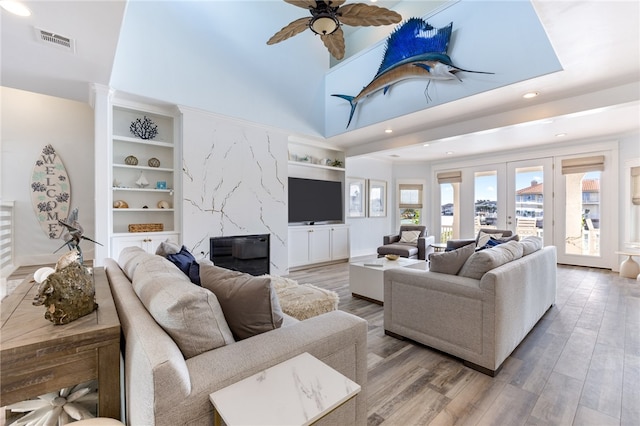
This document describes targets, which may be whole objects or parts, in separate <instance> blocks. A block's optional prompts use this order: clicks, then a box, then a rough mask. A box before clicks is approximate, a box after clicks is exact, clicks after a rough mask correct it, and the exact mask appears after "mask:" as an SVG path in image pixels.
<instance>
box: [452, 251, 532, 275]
mask: <svg viewBox="0 0 640 426" xmlns="http://www.w3.org/2000/svg"><path fill="white" fill-rule="evenodd" d="M519 245H520V243H519V242H517V241H509V242H507V243H504V244H500V245H499V246H496V247H492V248H489V249H486V250H481V251H476V252H475V253H473V254H472V255H471V256H469V259H467V261H466V262H465V263H464V265H462V268H461V269H460V272H459V273H458V275H460V276H462V277H468V278H474V279H476V280H479V279H481V278H482V276H483V275H484V274H485V273H487V272H489V271H490V270H492V269H494V268H497V267H498V266H502V265H504V264H505V263H508V262H511V261H512V260H514V259H517V258H519V257H522V247H519Z"/></svg>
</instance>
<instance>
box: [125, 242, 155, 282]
mask: <svg viewBox="0 0 640 426" xmlns="http://www.w3.org/2000/svg"><path fill="white" fill-rule="evenodd" d="M149 256H153V255H152V254H149V253H147V252H146V251H144V250H142V248H140V247H135V246H131V247H125V248H124V249H122V251H121V252H120V255H119V256H118V265H120V269H122V272H124V274H125V275H126V276H127V278H129V281H133V274H134V273H135V271H136V268H137V267H138V264H139V263H140V262H141V261H142V260H143V259H145V258H147V257H149Z"/></svg>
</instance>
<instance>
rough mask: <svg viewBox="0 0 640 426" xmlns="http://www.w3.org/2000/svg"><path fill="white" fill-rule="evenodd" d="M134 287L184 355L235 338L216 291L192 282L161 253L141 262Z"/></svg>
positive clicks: (216, 346)
mask: <svg viewBox="0 0 640 426" xmlns="http://www.w3.org/2000/svg"><path fill="white" fill-rule="evenodd" d="M133 290H134V291H135V292H136V294H137V295H138V298H140V301H141V302H142V303H143V304H144V306H145V308H147V311H149V313H150V314H151V316H152V317H153V319H155V320H156V322H157V323H158V325H160V327H162V328H163V329H164V331H165V332H166V333H167V334H168V335H169V336H171V338H172V339H173V341H174V342H176V345H178V347H179V348H180V351H182V354H183V355H184V357H185V359H188V358H191V357H194V356H196V355H199V354H201V353H203V352H207V351H210V350H212V349H216V348H218V347H221V346H224V345H227V344H229V343H233V342H234V339H233V335H232V334H231V330H229V326H228V325H227V322H226V320H225V317H224V313H223V311H222V308H221V307H220V304H219V303H218V300H217V299H216V296H215V294H213V293H211V292H210V291H208V290H207V289H204V288H201V287H198V286H195V285H193V284H192V283H191V282H190V281H189V278H188V277H187V276H186V275H184V274H183V273H182V272H181V271H180V270H179V269H178V268H176V267H175V266H174V265H173V264H172V263H171V262H170V261H168V260H167V259H165V258H164V257H161V256H155V255H151V254H150V255H149V257H147V258H146V259H144V260H143V261H142V262H140V264H139V265H138V267H137V268H136V271H135V273H134V276H133Z"/></svg>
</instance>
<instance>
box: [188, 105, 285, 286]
mask: <svg viewBox="0 0 640 426" xmlns="http://www.w3.org/2000/svg"><path fill="white" fill-rule="evenodd" d="M181 109H182V111H183V122H182V124H183V132H184V133H183V149H182V155H183V175H182V188H183V204H182V207H183V213H182V218H183V236H182V239H183V243H184V245H185V246H187V247H188V248H189V250H190V251H191V252H192V253H194V254H200V253H201V252H204V253H205V254H206V255H207V257H208V254H209V238H210V237H216V236H232V235H250V234H271V237H270V241H271V273H272V274H275V275H283V274H286V273H287V268H288V251H287V229H288V228H287V214H288V210H287V201H286V200H287V135H286V134H284V133H279V132H277V131H273V130H267V129H264V128H261V127H256V126H252V125H250V124H247V123H243V122H239V121H237V120H231V119H228V118H224V117H219V116H217V115H214V114H210V113H206V112H202V111H198V110H194V109H189V108H181Z"/></svg>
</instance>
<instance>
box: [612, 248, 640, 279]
mask: <svg viewBox="0 0 640 426" xmlns="http://www.w3.org/2000/svg"><path fill="white" fill-rule="evenodd" d="M616 254H621V255H623V256H629V257H627V258H626V259H625V260H623V261H622V263H620V276H621V277H625V278H633V279H638V276H640V265H638V262H636V261H635V260H633V256H640V253H632V252H627V251H617V252H616Z"/></svg>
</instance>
